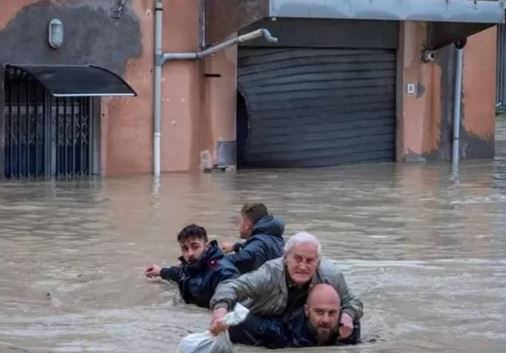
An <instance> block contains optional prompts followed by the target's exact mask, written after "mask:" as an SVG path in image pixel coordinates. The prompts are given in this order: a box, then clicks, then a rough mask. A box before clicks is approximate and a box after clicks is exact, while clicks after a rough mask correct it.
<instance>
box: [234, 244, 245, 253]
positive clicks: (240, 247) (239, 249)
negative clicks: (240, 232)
mask: <svg viewBox="0 0 506 353" xmlns="http://www.w3.org/2000/svg"><path fill="white" fill-rule="evenodd" d="M243 246H244V242H243V241H238V242H236V243H235V244H234V252H236V253H237V252H239V251H241V249H242V247H243Z"/></svg>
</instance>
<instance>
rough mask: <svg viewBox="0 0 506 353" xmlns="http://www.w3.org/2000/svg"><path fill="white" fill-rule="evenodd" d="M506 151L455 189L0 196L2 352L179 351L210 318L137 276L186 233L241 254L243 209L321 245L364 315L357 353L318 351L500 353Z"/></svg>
mask: <svg viewBox="0 0 506 353" xmlns="http://www.w3.org/2000/svg"><path fill="white" fill-rule="evenodd" d="M498 138H499V139H501V140H506V128H502V127H501V126H500V128H499V129H498ZM501 140H500V141H498V157H497V158H496V160H495V161H467V162H464V163H463V164H462V165H461V167H460V170H459V173H458V175H456V174H452V173H451V168H450V165H449V164H446V163H426V164H397V165H395V164H383V165H357V166H345V167H339V168H324V169H309V170H264V171H243V172H239V173H237V174H222V173H212V174H204V175H200V176H188V175H184V174H175V175H166V176H163V177H162V178H161V180H160V183H159V185H155V186H153V183H152V180H151V178H150V177H149V176H136V177H128V178H110V179H104V180H99V179H97V180H87V181H68V182H66V181H59V182H48V181H45V182H32V183H25V182H3V183H0V260H1V266H0V352H2V353H3V352H112V353H117V352H152V353H158V352H165V353H168V352H174V351H175V348H176V346H177V344H178V342H179V340H180V339H181V337H183V336H184V335H186V334H188V333H191V332H199V331H204V330H205V329H206V328H207V325H208V322H209V314H208V312H207V311H206V310H204V309H201V308H197V307H194V306H189V305H185V304H184V303H182V302H181V300H180V299H179V297H178V294H177V288H176V286H175V285H174V284H171V283H167V282H160V281H148V280H146V279H145V278H144V276H143V273H142V272H143V269H144V267H145V266H146V265H148V264H151V263H159V264H160V263H161V264H171V263H174V262H175V261H176V258H177V256H178V246H177V244H176V240H175V236H176V234H177V232H178V231H179V229H180V228H181V227H182V226H184V225H186V224H187V223H190V222H196V223H199V224H202V225H204V226H205V227H206V228H207V229H208V231H209V233H211V234H212V235H213V237H216V238H218V239H223V240H232V239H235V238H236V237H237V231H236V224H235V219H236V215H237V214H238V211H239V209H240V206H241V205H242V203H243V202H245V201H264V202H265V203H266V204H267V205H268V206H269V207H270V209H271V211H272V212H273V213H274V214H276V215H279V216H282V217H283V218H284V219H285V221H286V223H287V231H286V234H287V235H290V234H293V233H294V232H295V231H297V230H307V231H310V232H313V233H314V234H315V235H317V236H318V237H319V238H320V239H321V241H322V243H323V249H324V254H325V255H326V256H330V257H332V258H335V259H337V260H339V261H340V263H341V264H342V268H343V271H344V273H345V276H346V278H347V281H348V284H349V286H350V287H351V288H352V289H353V290H354V291H355V292H356V293H357V294H359V295H360V297H361V299H362V300H363V302H364V304H365V316H364V318H363V327H364V329H363V330H364V332H363V336H364V340H365V343H364V344H362V345H359V346H357V347H344V348H334V349H330V348H329V347H326V348H323V349H322V348H320V349H318V348H316V349H314V351H316V352H329V351H336V352H353V353H369V352H374V353H380V352H399V353H401V352H403V353H404V352H410V353H421V352H459V353H475V352H481V353H485V352H491V353H492V352H494V353H502V352H504V350H505V348H504V347H506V304H505V303H506V236H505V229H506V145H505V143H506V142H504V141H501ZM239 351H241V352H264V351H266V350H263V349H258V348H248V347H239ZM286 351H287V352H290V350H286ZM298 351H300V350H298ZM305 351H306V350H305ZM311 351H312V350H311ZM292 352H293V351H292Z"/></svg>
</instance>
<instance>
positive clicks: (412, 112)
mask: <svg viewBox="0 0 506 353" xmlns="http://www.w3.org/2000/svg"><path fill="white" fill-rule="evenodd" d="M426 27H427V26H426V24H425V23H419V22H418V23H415V22H406V23H404V24H402V25H401V29H400V31H401V33H400V46H399V53H398V89H397V154H396V157H397V160H398V161H410V160H415V161H416V160H424V159H425V158H432V159H448V158H449V157H450V155H449V151H450V148H449V146H450V143H451V136H450V135H449V134H450V131H451V129H452V126H451V121H452V114H453V80H454V78H453V75H454V71H453V70H454V65H455V50H453V48H452V47H446V48H442V49H440V50H438V52H437V55H438V59H437V60H436V61H435V62H433V63H424V62H422V60H421V54H422V49H423V45H424V42H425V40H426V35H427V34H426V33H427V28H426ZM495 40H496V29H495V27H494V28H491V29H488V30H486V31H483V32H480V33H478V34H475V35H473V36H472V37H470V38H469V39H468V42H467V45H466V47H465V48H464V67H463V89H462V92H463V97H462V117H463V118H462V124H463V130H464V131H465V132H466V133H467V135H466V136H474V137H478V138H479V139H482V140H483V141H484V142H485V143H486V144H490V143H492V142H493V138H494V126H495V125H494V124H495V104H494V103H495V79H496V76H495V69H496V44H495ZM444 73H446V74H444ZM408 83H414V84H415V85H416V86H417V92H416V94H415V95H408V94H407V91H406V88H407V84H408ZM442 86H444V87H446V89H445V88H444V87H442ZM445 108H446V109H445ZM443 133H446V134H447V135H448V136H446V135H445V138H444V141H443V138H442V134H443ZM463 138H467V137H463ZM472 143H476V142H475V141H471V142H469V141H463V143H462V146H463V152H462V154H463V157H464V158H465V157H466V153H465V149H466V148H467V147H471V148H474V149H475V151H476V149H480V147H479V146H478V147H476V146H474V147H473V146H469V144H472ZM485 150H488V149H487V148H485ZM486 153H488V152H485V154H486ZM475 155H480V151H477V152H475Z"/></svg>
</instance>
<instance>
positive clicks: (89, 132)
mask: <svg viewBox="0 0 506 353" xmlns="http://www.w3.org/2000/svg"><path fill="white" fill-rule="evenodd" d="M406 2H410V1H406ZM432 2H434V3H437V1H435V0H431V3H432ZM441 2H442V3H444V1H441ZM341 3H343V2H342V1H338V0H334V1H331V0H328V1H323V2H322V1H318V2H315V1H310V0H307V1H302V0H284V1H281V0H277V1H276V0H271V1H267V0H265V1H260V0H247V1H244V0H242V1H239V0H237V1H235V0H233V1H232V0H221V1H220V0H207V1H204V0H201V1H199V0H164V1H160V2H159V3H158V6H159V8H158V10H156V11H160V12H161V15H162V21H161V22H162V23H161V26H162V35H163V40H162V51H163V52H164V53H180V52H190V53H191V52H198V51H200V50H202V49H203V48H205V47H207V46H209V45H210V44H212V43H217V42H221V41H223V40H225V39H227V38H230V37H233V36H236V35H241V34H245V33H249V32H251V31H254V30H256V29H258V28H265V29H268V30H269V31H270V33H271V34H272V35H273V36H275V37H277V39H278V41H277V43H266V42H264V41H262V40H260V39H257V40H254V41H249V42H245V43H241V44H240V45H238V46H237V45H234V46H231V47H228V48H226V49H224V50H222V51H219V52H217V53H216V54H214V55H210V56H206V57H203V58H200V59H198V60H175V61H168V62H166V63H165V64H164V65H163V68H162V83H161V96H160V97H159V99H160V101H161V105H160V107H161V130H160V152H161V155H160V157H161V158H160V169H161V171H162V172H175V171H198V170H199V168H200V167H201V165H202V164H203V160H205V159H206V157H207V159H210V162H209V161H208V163H205V164H212V165H215V164H219V165H221V164H227V165H230V164H235V161H237V165H238V166H239V167H311V166H326V165H339V164H345V163H356V162H384V161H398V162H403V161H425V160H448V159H449V158H450V157H451V145H452V133H451V132H452V128H453V123H452V116H453V111H454V89H453V87H454V81H455V72H456V69H455V63H456V61H455V57H456V48H455V46H454V45H453V42H456V41H462V40H464V39H466V38H467V44H466V45H465V47H464V49H463V50H464V60H463V88H462V101H461V111H462V127H461V148H460V156H461V157H462V158H492V157H493V156H494V126H495V101H496V96H495V91H496V81H495V80H496V33H497V31H496V26H495V23H498V22H501V21H502V16H503V15H502V10H501V11H499V10H500V8H499V2H496V1H486V2H485V1H478V2H477V3H478V5H476V6H477V7H475V9H474V10H473V11H476V12H474V13H473V12H472V14H475V15H473V16H474V17H473V16H471V17H469V16H467V15H466V16H467V17H465V18H462V17H458V16H459V15H458V14H459V13H460V14H466V12H465V11H461V10H462V8H461V9H456V10H455V14H454V17H451V16H446V17H445V20H444V21H443V20H442V19H441V18H437V16H436V15H437V11H436V10H435V11H434V12H433V13H429V14H424V15H423V16H425V17H423V16H422V15H420V14H416V13H415V14H412V15H413V16H404V15H403V16H404V17H402V16H399V14H397V13H396V12H395V11H394V10H392V11H390V12H388V11H387V12H386V13H380V12H378V11H369V12H365V13H361V12H360V11H359V10H360V7H357V9H356V10H357V11H356V12H353V13H352V12H350V13H343V12H339V11H337V10H336V11H335V12H332V11H331V10H333V9H339V8H340V6H341ZM358 3H361V2H357V4H358ZM368 3H369V4H381V1H379V0H375V1H373V2H370V1H369V2H368ZM455 3H459V1H457V2H455ZM461 3H462V4H463V5H462V6H466V4H467V3H469V2H468V1H461ZM483 3H489V4H487V6H485V5H482V4H483ZM496 3H497V4H496ZM315 4H316V5H318V6H320V7H321V6H322V4H323V5H325V6H327V7H325V6H324V8H318V7H315V6H316V5H315ZM491 4H492V5H497V6H498V7H497V9H496V8H495V7H493V8H492V7H490V6H488V5H491ZM155 5H156V1H155V0H89V1H86V2H83V1H75V0H54V1H48V0H37V1H35V0H18V1H7V2H5V3H4V4H2V5H1V6H2V11H1V12H0V43H1V46H2V50H1V51H0V65H1V66H0V111H2V112H3V114H0V170H2V171H3V173H0V176H3V177H12V178H17V177H21V178H24V177H37V176H48V175H49V176H51V175H60V176H65V175H70V176H72V175H81V174H90V173H95V174H101V175H118V174H131V173H150V172H152V171H153V152H154V151H153V150H154V144H153V121H154V119H153V116H154V106H155V101H156V100H157V99H158V97H155V90H154V82H153V80H154V71H155V62H156V58H155V29H156V23H155V18H156V16H155V12H156V11H155ZM161 7H163V9H162V8H161ZM457 10H460V11H457ZM496 10H497V11H496ZM449 11H450V12H451V9H450V10H449ZM403 14H404V13H403ZM444 15H446V14H444ZM396 16H397V17H396ZM417 16H418V17H417ZM420 16H422V17H420ZM431 16H432V17H434V18H432V17H431ZM461 16H464V15H461ZM422 19H423V20H422ZM52 20H59V21H61V24H62V26H63V27H62V31H63V41H62V43H61V46H60V47H57V48H53V47H52V46H51V43H50V42H49V38H48V31H49V24H50V23H51V21H52ZM28 27H29V28H30V30H27V28H28ZM48 67H49V69H51V70H53V71H51V73H48V72H47V71H44V70H46V69H47V68H48ZM83 67H87V68H90V67H91V68H94V69H95V70H101V71H103V72H105V74H103V75H102V76H100V75H99V76H100V77H98V76H97V78H93V79H91V78H92V77H93V76H92V74H91V72H88V71H86V72H85V73H84V74H79V70H81V69H82V68H83ZM37 70H39V71H37ZM63 70H70V71H63ZM83 70H84V69H83ZM93 72H95V73H96V71H93ZM106 74H107V75H109V76H107V75H106ZM105 76H107V77H105ZM86 78H88V80H86ZM108 78H109V80H112V81H114V78H116V80H115V81H114V82H112V81H111V82H112V83H111V82H109V81H107V80H108ZM51 80H52V81H51ZM104 80H105V81H104ZM89 81H92V82H89ZM107 82H109V83H110V84H111V85H109V83H107ZM87 84H89V87H88V86H87ZM85 87H86V89H85ZM129 88H131V90H130V91H129ZM55 92H56V93H55ZM124 93H125V94H124ZM130 93H133V94H135V96H133V94H130Z"/></svg>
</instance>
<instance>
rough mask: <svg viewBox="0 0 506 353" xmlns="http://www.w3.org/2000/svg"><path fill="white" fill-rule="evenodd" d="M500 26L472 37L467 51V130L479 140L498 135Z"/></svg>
mask: <svg viewBox="0 0 506 353" xmlns="http://www.w3.org/2000/svg"><path fill="white" fill-rule="evenodd" d="M496 36H497V27H492V28H490V29H487V30H485V31H483V32H480V33H478V34H475V35H474V36H471V37H469V39H468V41H467V45H466V47H465V48H464V68H463V70H464V75H463V77H462V80H463V103H464V114H463V115H464V119H463V120H462V123H463V126H464V129H465V130H466V131H467V132H468V133H470V134H473V135H476V136H477V137H480V138H483V139H493V138H494V136H495V95H496V92H495V90H496V61H497V57H496V46H497V41H496V40H497V37H496Z"/></svg>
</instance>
